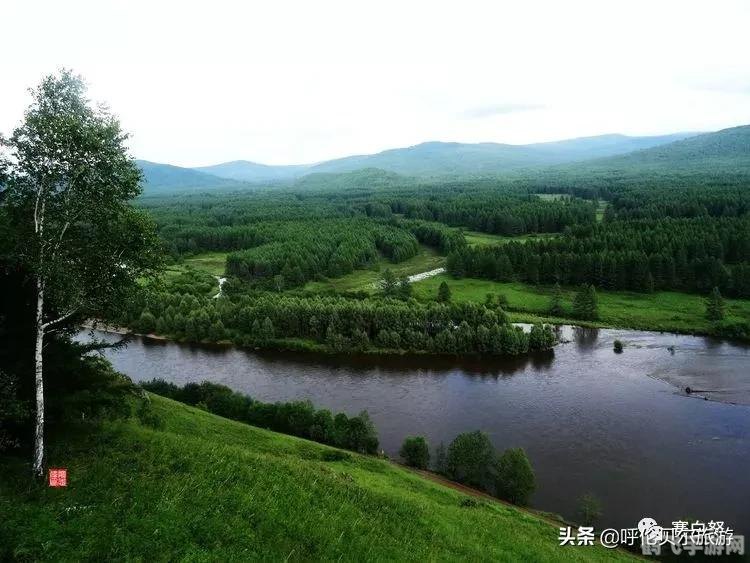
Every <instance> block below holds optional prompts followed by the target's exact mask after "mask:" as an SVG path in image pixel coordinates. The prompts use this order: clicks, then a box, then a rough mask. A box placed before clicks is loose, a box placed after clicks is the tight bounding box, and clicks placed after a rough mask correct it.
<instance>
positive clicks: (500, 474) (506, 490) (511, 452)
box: [495, 448, 536, 506]
mask: <svg viewBox="0 0 750 563" xmlns="http://www.w3.org/2000/svg"><path fill="white" fill-rule="evenodd" d="M495 472H496V473H495V492H496V494H497V496H498V497H499V498H501V499H505V500H507V501H510V502H512V503H513V504H517V505H519V506H525V505H527V504H528V503H529V500H530V499H531V494H532V493H533V492H534V489H536V478H535V476H534V470H533V469H532V468H531V462H529V458H528V457H527V456H526V452H525V451H523V449H522V448H510V449H508V450H505V451H504V452H503V454H502V455H501V456H500V457H499V458H497V462H496V463H495Z"/></svg>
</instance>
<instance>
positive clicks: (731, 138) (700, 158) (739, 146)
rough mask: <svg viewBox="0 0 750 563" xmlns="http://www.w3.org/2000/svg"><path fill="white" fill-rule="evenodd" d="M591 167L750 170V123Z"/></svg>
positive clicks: (603, 161)
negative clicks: (728, 168)
mask: <svg viewBox="0 0 750 563" xmlns="http://www.w3.org/2000/svg"><path fill="white" fill-rule="evenodd" d="M587 166H589V167H592V168H609V169H617V168H642V169H652V170H680V169H702V170H716V169H726V168H727V167H730V168H738V169H739V168H745V169H750V125H742V126H739V127H731V128H729V129H722V130H721V131H716V132H715V133H704V134H702V135H697V136H694V137H690V138H688V139H684V140H680V141H676V142H674V143H669V144H666V145H662V146H657V147H651V148H648V149H644V150H639V151H636V152H632V153H629V154H625V155H620V156H616V157H612V158H605V159H600V160H596V161H592V162H589V163H587Z"/></svg>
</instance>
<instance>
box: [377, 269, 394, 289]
mask: <svg viewBox="0 0 750 563" xmlns="http://www.w3.org/2000/svg"><path fill="white" fill-rule="evenodd" d="M397 286H398V282H397V280H396V276H395V275H394V274H393V272H392V271H391V269H390V268H386V270H385V272H383V276H382V277H381V279H380V289H381V290H382V291H383V294H384V295H393V294H394V293H395V292H396V287H397Z"/></svg>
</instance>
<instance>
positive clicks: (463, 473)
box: [446, 430, 495, 489]
mask: <svg viewBox="0 0 750 563" xmlns="http://www.w3.org/2000/svg"><path fill="white" fill-rule="evenodd" d="M494 460H495V448H494V447H493V446H492V442H490V438H489V436H487V434H485V433H484V432H481V431H479V430H476V431H474V432H466V433H464V434H459V435H458V436H456V437H455V439H454V440H453V441H452V442H451V443H450V445H449V446H448V455H447V457H446V473H447V475H448V477H449V478H451V479H453V480H454V481H458V482H459V483H466V484H467V485H471V486H473V487H480V488H483V489H489V488H490V485H491V483H492V469H493V467H492V466H493V463H494Z"/></svg>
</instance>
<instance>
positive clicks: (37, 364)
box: [34, 278, 45, 477]
mask: <svg viewBox="0 0 750 563" xmlns="http://www.w3.org/2000/svg"><path fill="white" fill-rule="evenodd" d="M36 288H37V293H36V346H35V347H34V376H35V381H36V424H35V427H34V474H35V475H37V476H39V477H42V476H43V475H44V378H43V372H42V367H43V362H42V348H43V346H44V330H45V327H44V283H43V282H42V280H41V278H37V281H36Z"/></svg>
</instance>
